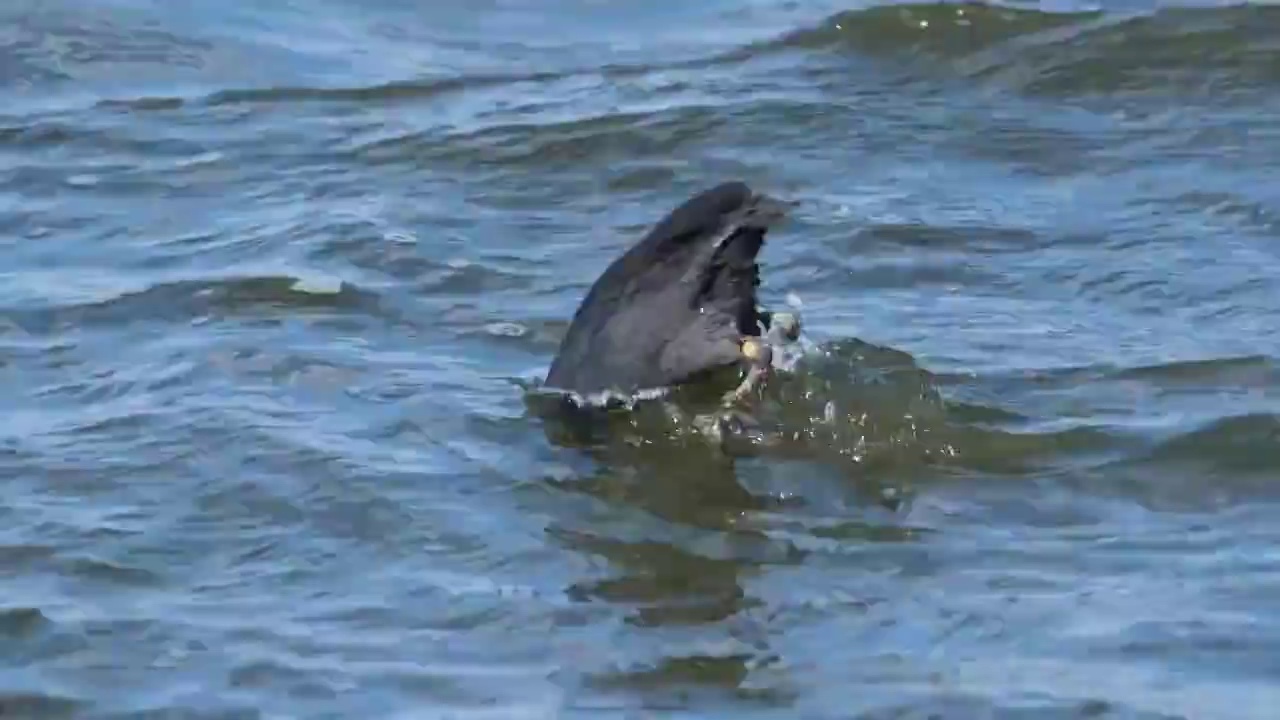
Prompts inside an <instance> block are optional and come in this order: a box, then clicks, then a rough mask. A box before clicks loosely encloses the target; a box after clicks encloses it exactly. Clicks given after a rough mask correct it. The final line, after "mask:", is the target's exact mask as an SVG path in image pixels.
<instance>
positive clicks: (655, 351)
mask: <svg viewBox="0 0 1280 720" xmlns="http://www.w3.org/2000/svg"><path fill="white" fill-rule="evenodd" d="M784 208H785V206H784V204H783V203H781V202H779V201H777V200H774V199H773V198H770V197H768V196H766V195H762V194H757V193H753V192H752V191H751V189H750V188H749V187H747V186H746V185H745V184H743V183H740V182H729V183H723V184H721V185H718V186H716V187H714V188H711V189H709V190H706V191H704V192H701V193H699V194H697V195H695V196H693V197H692V198H690V199H689V200H687V201H686V202H685V203H684V204H682V205H680V206H679V207H677V208H676V209H675V210H673V211H672V212H671V213H670V214H668V215H667V216H666V217H665V218H663V219H662V220H661V221H660V222H658V223H657V224H656V225H655V226H654V227H653V228H652V229H650V230H649V232H648V233H647V234H646V235H645V236H644V237H643V238H642V239H641V240H640V241H639V242H638V243H636V244H635V245H634V246H633V247H631V248H630V249H629V250H628V251H627V252H626V253H625V254H623V255H622V257H620V258H618V259H617V260H615V261H614V262H613V263H612V264H611V265H610V266H609V267H608V268H607V269H606V270H605V271H604V273H602V274H601V276H600V278H599V279H598V280H596V282H595V284H594V285H592V287H591V289H590V290H589V291H588V292H587V295H586V297H585V298H584V299H583V301H582V304H581V305H580V306H579V307H578V310H577V312H576V313H575V315H574V318H573V322H572V323H571V324H570V327H569V330H568V332H567V333H566V335H565V337H564V339H563V340H562V342H561V344H560V349H559V352H558V353H557V354H556V357H555V360H554V361H553V362H552V364H551V368H550V370H549V371H548V373H547V378H546V384H547V385H548V386H550V387H553V388H557V389H561V390H569V391H573V392H576V393H579V394H582V395H588V394H592V393H599V392H602V391H609V390H611V391H614V392H621V393H628V394H630V393H634V392H636V391H638V390H645V389H651V388H660V387H669V386H671V385H675V384H678V383H681V382H684V381H686V380H689V379H691V378H693V377H694V376H695V375H697V374H699V373H702V372H704V371H708V370H712V369H714V368H717V367H723V366H727V365H733V364H737V363H741V362H747V363H749V364H750V363H753V362H755V360H754V358H753V357H752V354H753V353H755V354H758V349H757V348H751V349H750V350H749V351H748V352H746V353H744V350H747V348H745V347H744V346H743V341H744V340H745V339H747V338H750V337H753V336H758V335H759V334H760V328H761V325H762V324H763V325H766V326H767V325H768V318H767V314H765V313H761V312H760V310H759V309H758V306H757V303H756V287H757V286H758V285H759V282H760V280H759V269H758V266H757V265H756V256H757V254H758V253H759V252H760V249H761V248H762V246H763V244H764V238H765V234H766V233H767V232H768V229H769V227H770V225H772V224H773V223H774V222H776V221H777V220H779V219H780V218H781V217H782V216H783V215H784V214H785V209H784Z"/></svg>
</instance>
